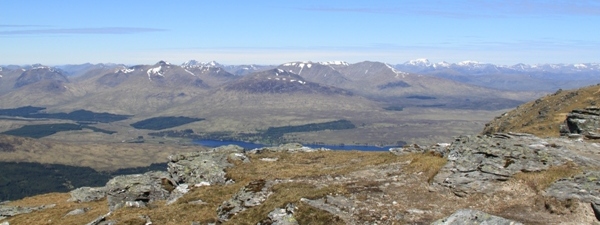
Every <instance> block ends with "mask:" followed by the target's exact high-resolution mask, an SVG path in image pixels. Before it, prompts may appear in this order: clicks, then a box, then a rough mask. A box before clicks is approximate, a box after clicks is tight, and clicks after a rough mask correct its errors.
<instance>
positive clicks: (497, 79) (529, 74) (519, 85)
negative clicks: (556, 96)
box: [394, 59, 600, 92]
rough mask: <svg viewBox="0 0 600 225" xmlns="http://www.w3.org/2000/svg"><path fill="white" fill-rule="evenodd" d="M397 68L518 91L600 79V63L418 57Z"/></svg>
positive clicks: (577, 83) (569, 86)
mask: <svg viewBox="0 0 600 225" xmlns="http://www.w3.org/2000/svg"><path fill="white" fill-rule="evenodd" d="M394 68H396V69H398V70H400V71H404V72H409V73H417V74H426V75H432V76H437V77H443V78H447V79H451V80H455V81H459V82H465V83H468V84H473V85H477V86H483V87H490V88H495V89H501V90H516V91H548V92H552V91H555V90H557V89H572V88H578V87H581V86H585V85H589V84H594V83H598V81H600V78H599V77H600V76H599V75H600V63H579V64H535V65H527V64H523V63H519V64H515V65H512V66H505V65H494V64H490V63H481V62H477V61H463V62H459V63H448V62H439V63H431V62H430V61H429V60H427V59H416V60H410V61H408V62H405V63H403V64H397V65H395V66H394Z"/></svg>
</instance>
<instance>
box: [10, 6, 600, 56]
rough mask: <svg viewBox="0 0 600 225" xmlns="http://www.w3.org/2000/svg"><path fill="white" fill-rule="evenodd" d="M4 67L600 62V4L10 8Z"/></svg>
mask: <svg viewBox="0 0 600 225" xmlns="http://www.w3.org/2000/svg"><path fill="white" fill-rule="evenodd" d="M0 6H1V8H2V13H0V49H1V50H0V65H1V64H33V63H42V64H46V65H57V64H75V63H85V62H91V63H110V62H112V63H125V64H153V63H155V62H157V61H159V60H167V61H169V62H172V63H182V62H184V61H186V60H189V59H196V60H199V61H211V60H215V61H217V62H220V63H223V64H247V63H257V64H280V63H285V62H288V61H331V60H343V61H348V62H351V63H353V62H360V61H365V60H371V61H381V62H387V63H392V64H395V63H403V62H405V61H408V60H411V59H416V58H428V59H430V61H432V62H439V61H448V62H459V61H463V60H476V61H481V62H488V63H495V64H504V65H512V64H516V63H520V62H523V63H528V64H536V63H587V62H600V29H599V28H600V1H573V0H570V1H534V0H531V1H528V0H521V1H460V0H456V1H441V0H440V1H425V0H421V1H420V0H415V1H400V0H393V1H387V0H381V1H373V0H371V1H358V0H354V1H353V0H345V1H337V0H335V1H323V0H322V1H316V0H304V1H282V0H278V1H276V0H272V1H230V0H222V1H214V0H213V1H201V0H196V1H191V0H190V1H183V0H180V1H177V0H175V1H151V0H147V1H136V0H121V1H112V0H104V1H93V0H90V1H82V0H77V1H70V0H60V1H47V0H38V1H33V0H19V1H15V0H0Z"/></svg>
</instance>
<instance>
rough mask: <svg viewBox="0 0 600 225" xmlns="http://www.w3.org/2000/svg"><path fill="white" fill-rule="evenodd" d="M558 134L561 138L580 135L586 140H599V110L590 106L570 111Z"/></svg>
mask: <svg viewBox="0 0 600 225" xmlns="http://www.w3.org/2000/svg"><path fill="white" fill-rule="evenodd" d="M560 132H561V135H563V136H568V135H569V134H580V135H583V136H584V137H586V138H588V139H600V108H599V107H597V106H590V107H587V108H585V109H575V110H573V111H571V113H569V114H568V115H567V119H566V120H565V122H564V124H563V125H562V126H561V129H560Z"/></svg>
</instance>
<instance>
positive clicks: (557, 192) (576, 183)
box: [546, 171, 600, 205]
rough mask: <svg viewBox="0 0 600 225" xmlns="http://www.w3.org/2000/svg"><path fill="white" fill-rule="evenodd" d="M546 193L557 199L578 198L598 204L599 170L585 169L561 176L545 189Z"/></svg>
mask: <svg viewBox="0 0 600 225" xmlns="http://www.w3.org/2000/svg"><path fill="white" fill-rule="evenodd" d="M546 195H548V196H552V197H555V198H557V199H559V200H567V199H578V200H580V201H583V202H589V203H594V204H597V205H598V204H600V171H587V172H584V173H582V174H579V175H576V176H574V177H569V178H563V179H560V180H558V181H556V182H554V183H553V184H552V185H550V187H548V188H547V189H546Z"/></svg>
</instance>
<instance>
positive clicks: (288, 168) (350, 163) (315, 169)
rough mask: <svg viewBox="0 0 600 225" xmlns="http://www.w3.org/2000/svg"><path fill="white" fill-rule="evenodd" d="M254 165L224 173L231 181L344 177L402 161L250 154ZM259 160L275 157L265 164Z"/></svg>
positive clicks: (335, 154)
mask: <svg viewBox="0 0 600 225" xmlns="http://www.w3.org/2000/svg"><path fill="white" fill-rule="evenodd" d="M250 158H251V160H252V161H253V163H250V164H240V165H238V166H236V167H234V168H231V169H229V170H227V175H228V176H229V177H230V178H232V179H233V180H236V181H237V180H242V181H243V180H246V181H249V180H258V179H265V180H270V179H289V178H295V177H312V176H315V177H316V176H323V175H343V174H347V173H349V172H352V171H356V170H358V169H363V168H365V167H367V166H376V165H381V164H389V163H394V162H401V161H403V160H405V159H402V158H400V157H397V156H395V155H393V154H391V153H388V152H359V151H346V152H340V151H323V152H310V153H296V154H289V153H275V152H268V153H263V154H256V155H250ZM261 158H278V160H277V162H266V161H262V160H260V159H261Z"/></svg>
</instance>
